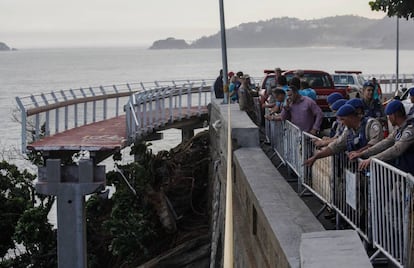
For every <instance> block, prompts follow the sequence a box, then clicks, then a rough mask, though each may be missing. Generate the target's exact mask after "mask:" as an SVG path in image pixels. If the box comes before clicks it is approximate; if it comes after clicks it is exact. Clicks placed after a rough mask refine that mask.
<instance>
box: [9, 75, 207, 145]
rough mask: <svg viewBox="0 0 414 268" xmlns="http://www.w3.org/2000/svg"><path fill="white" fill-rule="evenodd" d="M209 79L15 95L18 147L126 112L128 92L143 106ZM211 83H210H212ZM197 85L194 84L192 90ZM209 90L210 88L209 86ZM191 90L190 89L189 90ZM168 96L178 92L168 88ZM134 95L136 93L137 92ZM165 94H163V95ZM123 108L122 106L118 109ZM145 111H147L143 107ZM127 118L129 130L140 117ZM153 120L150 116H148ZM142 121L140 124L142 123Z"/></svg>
mask: <svg viewBox="0 0 414 268" xmlns="http://www.w3.org/2000/svg"><path fill="white" fill-rule="evenodd" d="M213 82H214V80H212V79H196V80H175V81H155V82H140V83H126V84H116V85H106V86H95V87H84V88H79V89H68V90H55V91H51V92H49V93H38V94H31V95H29V96H23V97H16V103H17V106H18V108H19V110H20V113H21V125H22V129H21V147H22V152H23V153H25V152H26V146H27V143H28V142H33V141H36V140H39V139H41V138H43V137H46V136H51V135H54V134H57V133H59V132H62V131H66V130H69V129H71V128H76V127H79V126H82V125H86V124H89V123H94V122H97V121H101V120H106V119H109V118H111V117H118V116H119V115H120V114H121V113H122V112H126V111H127V110H128V109H131V108H128V107H129V106H128V105H126V106H124V105H123V104H122V105H120V101H123V103H125V102H126V101H127V98H130V96H131V95H137V94H138V95H139V94H141V95H139V96H141V98H139V97H138V98H136V99H135V100H134V102H135V104H140V101H141V102H142V101H143V100H145V102H146V104H144V106H152V102H153V101H155V99H156V98H157V97H159V98H160V99H161V98H165V96H166V94H167V92H168V91H171V89H175V90H180V89H182V88H183V87H185V88H187V85H188V84H193V85H199V86H203V87H207V86H206V85H207V84H210V83H211V84H212V83H213ZM211 84H210V86H211ZM195 89H197V87H194V90H195ZM208 91H209V92H210V91H211V89H210V88H209V89H208ZM192 92H193V90H191V93H192ZM171 93H172V95H171V94H170V97H171V98H174V97H176V96H178V95H179V93H177V92H176V91H174V92H171ZM138 95H137V96H138ZM162 96H164V97H162ZM121 109H122V110H121ZM144 112H147V111H146V109H145V110H144ZM128 116H132V117H129V118H127V120H128V119H130V120H132V121H131V122H128V121H127V128H128V129H129V130H131V129H130V128H131V127H132V126H131V125H129V124H130V123H131V124H132V125H134V127H135V128H137V125H140V124H139V118H138V117H137V116H136V115H131V114H129V115H128ZM151 120H153V119H151ZM146 124H147V122H143V124H141V125H140V127H142V126H145V125H146Z"/></svg>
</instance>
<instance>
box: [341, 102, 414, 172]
mask: <svg viewBox="0 0 414 268" xmlns="http://www.w3.org/2000/svg"><path fill="white" fill-rule="evenodd" d="M385 114H386V115H387V116H388V119H389V120H390V122H391V124H392V125H393V126H394V127H396V128H395V129H394V131H393V132H392V133H391V135H389V136H388V137H387V138H386V139H384V140H382V141H381V142H379V143H378V144H375V145H374V146H372V147H370V148H368V149H367V150H364V151H362V152H359V153H358V152H351V153H350V154H349V158H350V159H355V158H357V157H363V158H365V157H370V158H368V159H366V160H363V161H362V162H361V163H360V164H359V169H361V170H362V169H366V168H368V167H369V165H370V163H371V159H372V157H375V158H377V159H379V160H382V161H391V162H393V164H394V165H395V166H396V167H398V168H399V169H401V170H403V171H405V172H410V173H411V174H414V126H413V120H412V119H407V116H406V114H405V109H404V105H403V104H402V103H401V101H399V100H393V101H391V102H390V103H388V105H387V107H386V108H385Z"/></svg>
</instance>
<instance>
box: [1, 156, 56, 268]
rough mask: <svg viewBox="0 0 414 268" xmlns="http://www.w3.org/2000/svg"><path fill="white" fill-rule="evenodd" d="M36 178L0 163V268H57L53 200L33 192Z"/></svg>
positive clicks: (12, 166)
mask: <svg viewBox="0 0 414 268" xmlns="http://www.w3.org/2000/svg"><path fill="white" fill-rule="evenodd" d="M34 179H35V176H34V175H32V174H30V173H29V172H28V171H27V170H24V171H19V170H18V168H17V167H16V166H15V165H12V164H9V163H7V162H5V161H2V162H0V218H1V221H0V230H1V232H0V267H56V265H57V261H56V260H57V259H56V231H55V230H52V225H51V224H50V223H49V222H48V219H47V215H48V213H49V211H50V208H51V207H52V204H53V202H54V198H53V197H50V196H42V195H38V194H36V193H35V190H34V186H33V184H34V183H33V181H34Z"/></svg>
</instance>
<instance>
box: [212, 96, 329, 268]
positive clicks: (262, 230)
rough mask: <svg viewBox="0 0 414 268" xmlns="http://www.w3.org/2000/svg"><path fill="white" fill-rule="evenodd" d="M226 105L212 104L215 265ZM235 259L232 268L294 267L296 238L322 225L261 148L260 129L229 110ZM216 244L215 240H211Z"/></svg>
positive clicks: (221, 212)
mask: <svg viewBox="0 0 414 268" xmlns="http://www.w3.org/2000/svg"><path fill="white" fill-rule="evenodd" d="M227 116H228V105H220V104H219V103H218V102H214V101H213V103H212V106H211V113H210V124H211V125H214V127H211V128H210V137H211V146H212V148H211V149H212V152H213V154H212V156H213V162H215V163H216V169H215V172H214V174H215V181H214V186H212V188H213V192H214V198H213V217H212V218H213V226H215V230H213V241H212V242H213V243H212V244H213V247H215V248H216V249H217V250H212V252H213V254H216V255H215V257H214V259H215V260H216V263H215V266H216V267H220V266H221V261H222V260H221V256H220V254H222V252H221V249H222V245H223V243H224V241H223V238H224V216H225V188H226V187H225V186H226V163H227V122H228V121H227ZM231 124H232V140H233V149H234V155H233V178H234V189H233V193H234V194H233V199H234V200H233V209H234V212H233V213H234V254H235V257H234V258H235V266H236V267H299V266H300V257H299V245H300V239H301V234H302V233H305V232H313V231H322V230H324V229H323V227H322V225H321V224H320V223H319V221H317V219H316V218H315V217H314V216H313V214H312V213H311V212H310V210H309V209H308V208H307V206H306V205H305V204H304V203H303V202H302V201H301V199H300V198H299V197H298V195H297V194H296V193H295V192H294V191H293V189H292V188H291V187H290V186H289V184H288V183H287V182H286V180H285V179H284V178H283V177H282V176H281V175H280V173H279V172H278V171H277V169H276V168H275V167H274V166H273V164H272V163H271V161H270V160H269V159H268V157H267V156H266V155H265V154H264V152H263V151H262V150H261V148H260V146H259V145H260V144H259V142H260V141H259V128H258V127H257V126H256V125H255V124H253V123H252V122H251V120H250V118H249V117H248V116H247V114H246V113H245V112H242V111H240V109H239V107H238V105H237V104H233V105H231ZM218 185H219V186H218ZM214 240H215V241H214Z"/></svg>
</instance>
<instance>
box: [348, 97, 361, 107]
mask: <svg viewBox="0 0 414 268" xmlns="http://www.w3.org/2000/svg"><path fill="white" fill-rule="evenodd" d="M346 104H349V105H352V106H353V107H354V108H355V109H358V108H362V107H364V103H363V102H362V100H361V99H359V98H353V99H350V100H348V101H347V102H346Z"/></svg>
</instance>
